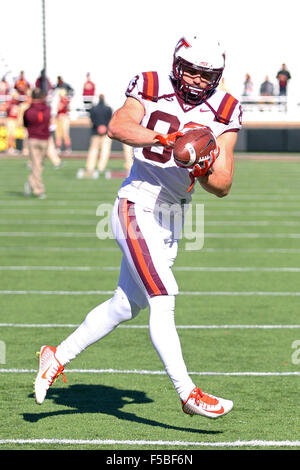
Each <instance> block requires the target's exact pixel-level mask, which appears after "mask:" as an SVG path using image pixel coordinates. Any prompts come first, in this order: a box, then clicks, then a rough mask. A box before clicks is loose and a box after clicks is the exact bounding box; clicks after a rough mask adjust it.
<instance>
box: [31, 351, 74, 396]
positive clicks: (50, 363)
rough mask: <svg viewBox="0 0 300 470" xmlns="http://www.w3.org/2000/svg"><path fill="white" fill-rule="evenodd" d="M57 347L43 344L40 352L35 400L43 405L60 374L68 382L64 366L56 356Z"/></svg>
mask: <svg viewBox="0 0 300 470" xmlns="http://www.w3.org/2000/svg"><path fill="white" fill-rule="evenodd" d="M55 353H56V348H54V347H52V346H42V347H41V350H40V352H39V353H37V354H39V356H40V358H39V370H38V374H37V376H36V379H35V382H34V395H35V401H36V402H37V404H38V405H41V404H42V403H43V401H44V399H45V397H46V394H47V391H48V389H49V387H50V386H51V385H52V384H53V382H54V381H55V380H56V379H57V378H58V376H59V375H60V374H62V376H63V380H64V382H65V383H66V378H65V374H64V373H63V370H64V367H63V366H62V365H61V363H60V362H59V361H58V360H57V359H56V357H55Z"/></svg>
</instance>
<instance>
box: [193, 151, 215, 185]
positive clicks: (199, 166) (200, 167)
mask: <svg viewBox="0 0 300 470" xmlns="http://www.w3.org/2000/svg"><path fill="white" fill-rule="evenodd" d="M219 155H220V147H219V146H217V148H216V149H215V150H212V151H211V152H210V154H209V157H208V159H207V160H205V161H204V162H199V163H196V165H195V166H194V167H193V170H192V171H191V172H190V178H191V181H192V183H191V185H190V187H189V189H188V192H190V191H191V189H192V187H193V186H194V183H195V178H198V177H199V176H205V175H206V174H207V172H208V170H209V169H210V168H211V167H212V166H213V164H214V163H215V161H216V159H217V158H218V156H219Z"/></svg>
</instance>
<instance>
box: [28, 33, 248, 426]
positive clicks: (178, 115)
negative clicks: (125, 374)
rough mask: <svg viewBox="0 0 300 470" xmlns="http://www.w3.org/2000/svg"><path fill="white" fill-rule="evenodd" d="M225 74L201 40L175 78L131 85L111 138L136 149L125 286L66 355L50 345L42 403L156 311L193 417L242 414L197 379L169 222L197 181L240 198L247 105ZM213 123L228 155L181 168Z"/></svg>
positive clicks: (175, 379)
mask: <svg viewBox="0 0 300 470" xmlns="http://www.w3.org/2000/svg"><path fill="white" fill-rule="evenodd" d="M224 66H225V54H224V51H223V49H222V47H221V45H220V43H219V42H218V41H213V40H210V39H209V40H207V39H205V38H203V37H201V35H200V34H195V35H193V34H192V35H188V36H186V37H184V38H181V39H180V40H179V41H178V43H177V45H176V47H175V51H174V56H173V67H172V71H171V74H170V75H169V76H168V75H167V76H165V75H162V74H160V73H158V72H153V71H152V72H142V73H138V74H137V75H135V77H133V79H132V80H131V81H130V83H129V86H128V88H127V90H126V100H125V103H124V105H123V106H122V107H121V108H120V109H118V110H117V111H116V112H115V113H114V114H113V116H112V119H111V121H110V124H109V136H110V137H111V138H112V139H117V140H119V141H120V142H122V143H123V144H125V145H130V146H132V147H133V151H134V162H133V166H132V168H131V172H130V175H129V176H128V178H127V179H126V180H125V181H124V182H123V184H122V186H121V188H120V189H119V191H118V195H117V199H116V201H115V205H114V209H113V213H112V219H111V220H112V229H113V232H114V236H115V238H116V240H117V243H118V244H119V246H120V248H121V250H122V252H123V259H122V263H121V268H120V276H119V282H118V286H117V288H116V290H115V293H114V295H113V297H112V298H111V299H109V300H107V301H106V302H104V303H102V304H101V305H99V306H97V307H96V308H94V309H93V310H92V311H91V312H90V313H88V315H87V316H86V318H85V320H84V321H83V323H82V324H81V325H80V326H79V327H78V328H77V329H76V330H75V331H74V332H73V333H72V334H71V335H70V336H68V337H67V338H66V339H65V340H64V341H62V342H61V343H60V344H59V345H58V346H57V347H52V346H42V347H41V350H40V363H39V371H38V375H37V377H36V380H35V397H36V401H37V403H42V402H43V401H44V398H45V396H46V393H47V390H48V388H49V386H50V385H51V384H52V383H53V381H54V379H55V378H56V377H57V376H58V375H59V374H61V373H62V374H63V370H64V366H65V365H66V364H68V363H69V362H70V361H71V360H72V359H74V358H75V357H76V356H77V355H78V354H79V353H81V352H82V351H83V350H84V349H85V348H87V347H88V346H89V345H91V344H92V343H95V342H96V341H98V340H100V339H101V338H103V337H104V336H106V335H107V334H108V333H110V332H111V331H112V330H113V329H114V328H116V327H117V326H118V325H119V324H120V323H122V322H124V321H127V320H130V319H132V318H134V317H135V316H136V315H138V313H139V311H140V310H141V309H143V308H145V307H148V308H149V333H150V338H151V341H152V344H153V346H154V348H155V350H156V351H157V353H158V355H159V357H160V359H161V361H162V363H163V365H164V368H165V370H166V373H167V374H168V376H169V377H170V380H171V381H172V383H173V385H174V388H175V390H176V392H177V393H178V396H179V399H180V401H181V404H182V409H183V411H184V412H185V413H187V414H190V415H194V414H199V415H203V416H206V417H209V418H217V417H220V416H223V415H225V414H227V413H228V412H229V411H230V410H231V409H232V407H233V402H232V401H231V400H228V399H223V398H218V397H216V396H214V395H211V394H208V393H205V392H203V391H202V390H201V389H200V388H199V387H197V386H196V384H195V383H194V382H193V380H192V379H191V377H190V376H189V374H188V372H187V368H186V365H185V362H184V359H183V356H182V350H181V345H180V341H179V337H178V334H177V331H176V326H175V320H174V311H175V298H176V295H177V293H178V286H177V283H176V280H175V278H174V275H173V272H172V265H173V263H174V260H175V258H176V254H177V246H178V239H179V238H180V237H179V235H178V234H179V231H178V227H174V224H173V225H172V224H171V223H170V220H171V219H172V217H171V214H168V211H170V212H171V211H173V213H174V212H176V211H177V210H178V212H179V213H180V211H181V210H182V207H183V206H184V205H187V204H188V203H189V202H190V201H191V197H192V194H193V192H194V190H195V182H197V181H198V182H199V183H200V185H201V186H202V188H204V190H206V191H208V192H210V193H212V194H214V195H216V196H218V197H223V196H226V195H227V194H228V193H229V191H230V188H231V184H232V179H233V172H234V158H233V155H234V147H235V144H236V140H237V133H238V131H239V129H240V128H241V116H242V109H241V106H240V103H239V102H238V100H237V99H235V98H234V97H233V96H232V95H230V94H229V93H227V92H225V91H222V90H220V89H218V84H219V82H220V79H221V77H222V74H223V70H224ZM203 125H205V126H207V127H209V128H210V129H211V130H212V131H213V133H214V134H215V136H216V138H217V144H218V148H217V149H216V150H215V151H213V152H211V153H210V154H209V155H208V156H207V160H206V161H205V162H204V163H201V164H196V165H195V166H194V167H193V168H182V167H179V166H178V165H177V164H176V163H175V161H174V159H173V152H172V148H173V146H174V143H175V141H176V139H177V138H178V136H180V135H182V133H183V132H185V131H186V130H188V129H191V128H195V127H197V126H201V127H202V126H203ZM173 215H174V214H173ZM179 219H180V220H181V221H182V219H183V218H182V217H181V218H179ZM177 221H178V218H177ZM175 225H176V224H175Z"/></svg>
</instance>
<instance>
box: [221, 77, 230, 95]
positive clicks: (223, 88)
mask: <svg viewBox="0 0 300 470" xmlns="http://www.w3.org/2000/svg"><path fill="white" fill-rule="evenodd" d="M219 90H222V91H225V92H226V93H230V92H229V88H228V86H227V83H226V81H225V78H224V77H222V78H221V80H220V83H219Z"/></svg>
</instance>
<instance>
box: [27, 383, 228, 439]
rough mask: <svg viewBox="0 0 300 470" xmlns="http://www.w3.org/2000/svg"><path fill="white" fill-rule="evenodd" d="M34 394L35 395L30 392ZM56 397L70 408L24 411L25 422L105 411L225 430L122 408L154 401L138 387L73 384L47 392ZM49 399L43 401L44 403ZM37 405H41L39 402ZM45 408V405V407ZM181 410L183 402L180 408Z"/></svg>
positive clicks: (137, 418)
mask: <svg viewBox="0 0 300 470" xmlns="http://www.w3.org/2000/svg"><path fill="white" fill-rule="evenodd" d="M30 397H33V394H31V395H30ZM49 399H50V400H53V401H54V403H56V404H57V405H63V406H65V407H68V408H67V409H64V410H57V411H49V412H47V411H44V412H37V413H24V414H23V418H24V420H25V421H29V422H31V423H35V422H37V421H39V420H40V419H44V418H48V417H51V416H62V415H72V414H76V413H83V414H85V413H99V414H100V413H102V414H108V415H111V416H115V417H116V418H118V419H122V420H126V421H133V422H136V423H139V424H145V425H148V426H159V427H162V428H166V429H173V430H176V431H185V432H192V433H198V434H199V433H202V434H217V433H219V432H222V431H208V430H201V429H199V428H189V427H187V428H186V427H180V426H174V425H171V424H166V423H163V422H160V421H156V420H154V419H149V418H144V417H141V416H137V415H136V414H135V413H130V412H128V411H123V410H122V408H123V406H124V405H128V404H139V405H146V404H148V403H152V402H153V400H152V399H151V398H148V397H147V395H146V394H145V392H141V391H138V390H122V389H117V388H114V387H108V386H104V385H71V386H70V387H68V388H53V389H50V390H49V391H48V393H47V398H46V400H47V401H48V400H49ZM45 405H46V402H44V405H42V406H45ZM37 406H38V405H37ZM45 408H46V406H45ZM178 412H179V413H182V411H180V405H179V409H178Z"/></svg>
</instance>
